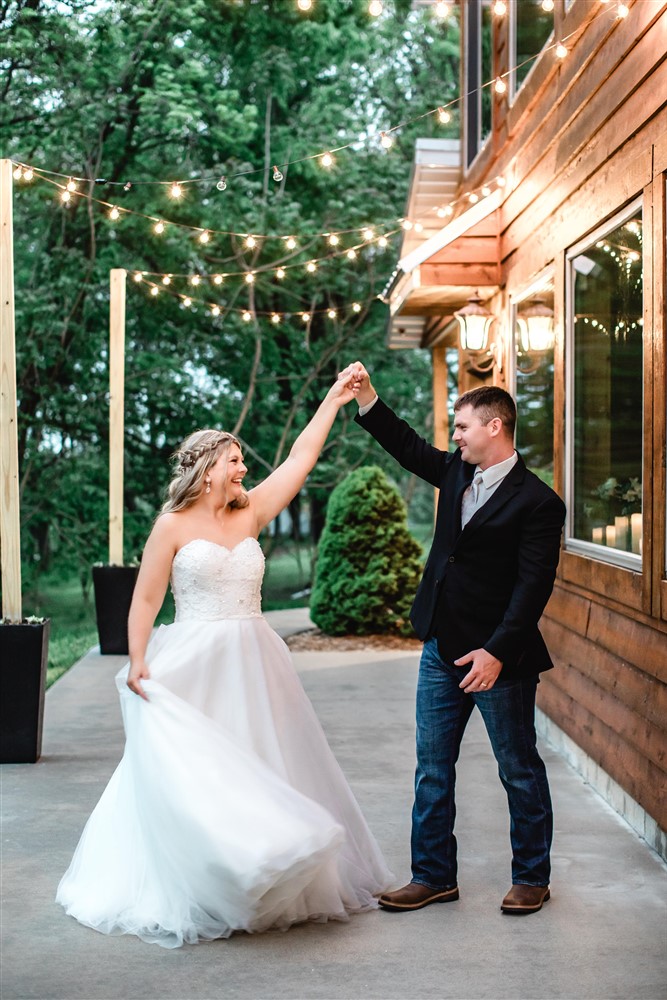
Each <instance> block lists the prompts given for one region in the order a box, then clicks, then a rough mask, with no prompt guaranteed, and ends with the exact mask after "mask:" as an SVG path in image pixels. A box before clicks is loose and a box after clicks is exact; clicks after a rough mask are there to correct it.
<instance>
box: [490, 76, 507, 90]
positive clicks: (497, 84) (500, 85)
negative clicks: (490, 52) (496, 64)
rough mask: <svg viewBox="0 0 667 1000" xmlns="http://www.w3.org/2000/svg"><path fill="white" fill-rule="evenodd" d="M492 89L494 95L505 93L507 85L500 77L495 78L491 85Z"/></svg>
mask: <svg viewBox="0 0 667 1000" xmlns="http://www.w3.org/2000/svg"><path fill="white" fill-rule="evenodd" d="M493 89H494V90H495V92H496V94H504V93H505V91H506V90H507V84H506V83H505V81H504V80H503V78H502V76H497V77H496V80H495V83H494V84H493Z"/></svg>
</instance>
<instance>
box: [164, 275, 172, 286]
mask: <svg viewBox="0 0 667 1000" xmlns="http://www.w3.org/2000/svg"><path fill="white" fill-rule="evenodd" d="M162 284H163V285H170V284H171V277H170V275H168V274H165V276H164V277H163V279H162Z"/></svg>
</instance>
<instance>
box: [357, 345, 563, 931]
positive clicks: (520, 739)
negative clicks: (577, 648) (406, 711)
mask: <svg viewBox="0 0 667 1000" xmlns="http://www.w3.org/2000/svg"><path fill="white" fill-rule="evenodd" d="M346 371H354V372H355V373H356V375H357V379H358V381H359V384H360V390H359V393H358V396H357V402H358V404H359V414H358V416H357V417H356V418H355V419H356V420H357V421H358V423H360V424H361V426H362V427H364V428H365V429H366V430H367V431H369V433H370V434H372V435H373V437H374V438H375V439H376V440H377V441H378V442H379V444H380V445H382V447H383V448H384V449H385V450H386V451H388V452H389V454H390V455H393V457H394V458H395V459H396V460H397V461H398V462H399V463H400V464H401V465H402V466H403V467H404V468H405V469H407V470H408V471H410V472H413V473H415V474H416V475H418V476H420V477H421V478H422V479H425V480H426V481H427V482H429V483H431V485H432V486H435V487H437V488H438V489H439V491H440V494H439V501H438V511H437V518H436V525H435V535H434V539H433V545H432V547H431V551H430V554H429V557H428V560H427V563H426V568H425V569H424V575H423V577H422V581H421V583H420V585H419V588H418V590H417V595H416V597H415V601H414V604H413V606H412V612H411V615H410V618H411V621H412V624H413V626H414V629H415V632H416V633H417V635H418V636H419V637H420V639H422V640H423V641H424V647H423V652H422V657H421V662H420V666H419V681H418V685H417V770H416V776H415V803H414V808H413V812H412V880H411V881H410V882H409V883H408V884H407V885H405V886H403V888H401V889H397V890H395V891H394V892H386V893H385V894H384V895H383V896H381V897H380V905H381V906H382V907H384V909H386V910H395V911H406V910H418V909H421V908H422V907H423V906H428V905H429V904H430V903H445V902H449V901H450V900H455V899H458V896H459V890H458V885H457V867H456V837H455V836H454V817H455V804H454V783H455V765H456V761H457V759H458V755H459V749H460V745H461V740H462V737H463V733H464V730H465V727H466V724H467V722H468V719H469V718H470V715H471V713H472V711H473V709H474V707H475V706H477V707H478V708H479V710H480V712H481V714H482V718H483V720H484V723H485V725H486V729H487V732H488V735H489V739H490V741H491V746H492V748H493V752H494V754H495V757H496V760H497V762H498V771H499V774H500V780H501V781H502V783H503V785H504V787H505V790H506V792H507V800H508V804H509V812H510V838H511V844H512V887H511V889H510V891H509V892H508V893H507V895H506V896H505V898H504V899H503V901H502V904H501V909H502V910H503V911H504V912H505V913H515V914H527V913H534V912H536V911H537V910H539V909H541V907H542V904H543V903H544V902H545V901H546V900H547V899H549V876H550V848H551V838H552V828H553V816H552V810H551V798H550V794H549V784H548V781H547V775H546V769H545V767H544V763H543V761H542V759H541V758H540V756H539V754H538V752H537V748H536V735H535V692H536V688H537V684H538V682H539V673H540V671H541V670H548V669H549V668H550V667H552V666H553V664H552V662H551V659H550V657H549V653H548V651H547V648H546V646H545V644H544V640H543V639H542V636H541V635H540V632H539V630H538V627H537V625H538V621H539V619H540V617H541V615H542V612H543V610H544V607H545V605H546V603H547V601H548V600H549V596H550V594H551V591H552V589H553V584H554V579H555V576H556V566H557V564H558V556H559V549H560V536H561V530H562V527H563V522H564V519H565V506H564V504H563V502H562V500H561V499H560V498H559V497H558V496H557V494H556V493H554V491H553V490H552V489H550V488H549V487H548V486H546V485H545V484H544V483H543V482H542V481H541V480H539V479H538V478H537V476H535V475H533V473H532V472H529V471H528V470H527V469H526V466H525V465H524V463H523V461H522V459H521V457H520V456H519V455H517V453H516V451H515V450H514V426H515V423H516V407H515V404H514V400H513V399H512V397H511V396H510V395H509V393H507V392H505V390H504V389H500V388H497V387H495V386H483V387H481V388H478V389H472V390H471V391H469V392H466V393H464V394H463V395H462V396H460V397H459V398H458V399H457V401H456V403H455V404H454V412H455V430H454V435H453V439H454V442H455V443H456V444H457V445H458V450H457V451H456V452H454V453H450V452H446V451H440V450H439V449H438V448H435V447H433V446H432V445H431V444H429V443H428V442H427V441H425V440H424V439H423V438H421V437H419V435H418V434H416V432H415V431H414V430H412V428H411V427H409V426H408V424H406V423H405V422H404V421H402V420H399V418H398V417H397V416H396V414H395V413H393V411H392V410H391V409H389V407H388V406H386V405H385V404H384V403H383V402H382V400H380V399H379V398H378V396H377V394H376V392H375V390H374V389H373V386H372V384H371V381H370V378H369V376H368V373H367V372H366V370H365V369H364V367H363V365H361V364H360V363H359V362H356V363H355V364H354V365H351V366H349V368H348V369H346Z"/></svg>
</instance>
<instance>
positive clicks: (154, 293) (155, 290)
mask: <svg viewBox="0 0 667 1000" xmlns="http://www.w3.org/2000/svg"><path fill="white" fill-rule="evenodd" d="M159 294H160V289H159V288H158V286H157V285H153V287H152V288H151V295H152V296H153V298H156V296H158V295H159Z"/></svg>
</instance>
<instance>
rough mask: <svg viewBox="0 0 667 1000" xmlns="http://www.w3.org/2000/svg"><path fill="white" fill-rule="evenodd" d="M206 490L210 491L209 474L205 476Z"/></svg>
mask: <svg viewBox="0 0 667 1000" xmlns="http://www.w3.org/2000/svg"><path fill="white" fill-rule="evenodd" d="M206 492H207V493H210V492H211V477H210V476H207V477H206Z"/></svg>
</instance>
